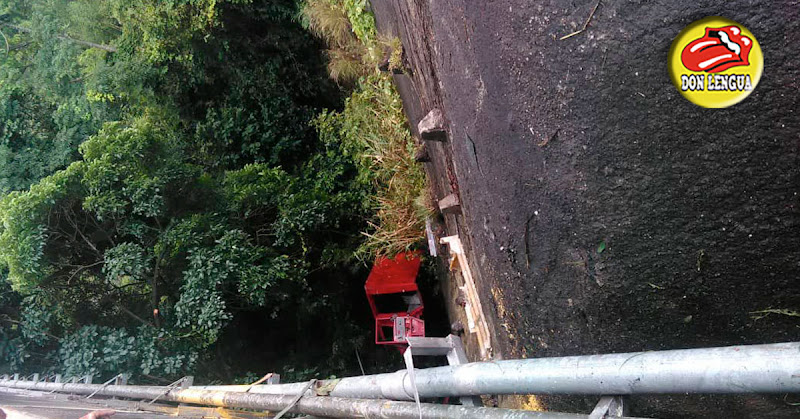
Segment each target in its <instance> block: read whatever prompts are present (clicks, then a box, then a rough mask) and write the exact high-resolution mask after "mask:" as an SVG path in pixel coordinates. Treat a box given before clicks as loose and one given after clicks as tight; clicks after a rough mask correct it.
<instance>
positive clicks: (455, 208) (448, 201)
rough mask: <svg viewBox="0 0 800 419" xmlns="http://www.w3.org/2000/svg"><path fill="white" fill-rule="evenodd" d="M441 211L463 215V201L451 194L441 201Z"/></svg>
mask: <svg viewBox="0 0 800 419" xmlns="http://www.w3.org/2000/svg"><path fill="white" fill-rule="evenodd" d="M439 211H441V212H443V213H450V214H459V213H461V200H459V199H458V195H456V194H454V193H451V194H450V195H447V196H446V197H444V198H442V199H440V200H439Z"/></svg>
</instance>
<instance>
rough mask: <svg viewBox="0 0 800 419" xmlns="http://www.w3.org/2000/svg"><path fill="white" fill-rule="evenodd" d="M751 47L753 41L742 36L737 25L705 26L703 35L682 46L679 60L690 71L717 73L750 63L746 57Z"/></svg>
mask: <svg viewBox="0 0 800 419" xmlns="http://www.w3.org/2000/svg"><path fill="white" fill-rule="evenodd" d="M752 47H753V41H752V40H751V39H750V38H748V37H746V36H743V35H742V30H741V29H739V27H738V26H725V27H723V28H706V34H705V36H703V37H702V38H698V39H695V40H694V41H692V42H691V43H690V44H689V45H687V46H686V47H685V48H683V52H681V61H682V62H683V65H684V66H685V67H686V68H688V69H689V70H692V71H705V72H707V73H719V72H720V71H725V70H727V69H729V68H731V67H736V66H740V65H744V66H746V65H750V62H749V61H748V60H747V57H748V56H749V55H750V48H752Z"/></svg>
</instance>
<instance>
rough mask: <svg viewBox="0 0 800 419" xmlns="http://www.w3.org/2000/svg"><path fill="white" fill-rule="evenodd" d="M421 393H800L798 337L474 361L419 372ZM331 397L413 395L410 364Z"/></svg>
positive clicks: (345, 383)
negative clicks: (768, 341) (773, 341)
mask: <svg viewBox="0 0 800 419" xmlns="http://www.w3.org/2000/svg"><path fill="white" fill-rule="evenodd" d="M415 381H416V385H417V390H418V391H419V395H420V396H421V397H447V396H450V397H454V396H467V395H481V394H596V395H623V394H656V393H662V394H669V393H672V394H677V393H792V392H800V342H793V343H778V344H770V345H752V346H731V347H724V348H708V349H685V350H674V351H658V352H634V353H624V354H612V355H590V356H571V357H563V358H539V359H521V360H508V361H495V362H477V363H471V364H465V365H458V366H450V367H437V368H428V369H423V370H417V371H416V377H415ZM330 394H331V396H333V397H354V398H367V399H370V398H389V399H393V400H413V394H414V393H413V389H412V388H411V385H410V380H409V378H408V374H407V373H406V371H405V370H401V371H398V372H396V373H391V374H379V375H372V376H364V377H351V378H345V379H342V380H341V381H340V382H339V383H338V384H337V385H336V388H334V389H333V391H332V392H331V393H330Z"/></svg>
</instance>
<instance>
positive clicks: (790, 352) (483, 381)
mask: <svg viewBox="0 0 800 419" xmlns="http://www.w3.org/2000/svg"><path fill="white" fill-rule="evenodd" d="M3 378H4V379H3V380H0V387H12V388H25V389H36V390H45V391H54V392H64V393H73V394H92V393H97V394H100V395H105V396H114V397H126V398H135V399H148V400H149V399H153V398H160V400H164V401H172V402H180V403H195V404H203V405H210V406H220V407H243V408H251V409H262V410H269V411H280V410H282V409H284V408H286V407H287V406H289V405H290V404H291V403H293V402H296V405H295V406H294V407H293V408H291V409H290V410H289V412H291V413H303V414H310V415H318V416H332V417H364V416H366V417H372V415H376V416H378V417H387V418H406V417H408V418H411V417H419V415H420V414H422V417H423V418H427V417H431V418H433V417H436V418H444V417H464V418H471V417H476V418H477V417H486V418H528V417H536V418H592V419H594V418H603V417H611V416H610V415H611V413H612V412H618V413H619V414H620V415H621V414H622V412H624V409H623V405H622V399H621V398H620V397H609V396H622V395H629V394H669V393H672V394H676V393H729V394H735V393H798V392H800V342H790V343H777V344H767V345H748V346H730V347H722V348H705V349H685V350H673V351H656V352H634V353H624V354H608V355H589V356H572V357H558V358H539V359H520V360H506V361H494V362H475V363H467V364H463V365H454V366H448V367H436V368H427V369H419V370H414V380H411V377H410V374H409V373H408V371H407V370H400V371H397V372H395V373H389V374H377V375H367V376H361V377H349V378H342V379H340V380H330V381H319V382H317V383H315V385H314V386H313V388H311V389H309V386H308V383H294V384H270V385H256V386H252V385H250V386H207V387H189V388H184V389H176V388H170V387H159V386H120V385H108V384H104V385H93V384H78V383H44V382H36V381H19V380H18V378H19V376H18V375H15V378H16V379H9V377H8V376H4V377H3ZM414 384H415V385H414ZM415 387H416V388H415ZM415 390H416V392H417V394H418V395H419V397H421V398H423V399H424V398H435V397H463V396H478V395H486V394H491V395H496V394H584V395H588V394H593V395H604V396H606V397H604V398H603V399H601V402H600V403H599V404H598V407H597V409H595V412H593V413H592V414H591V415H589V416H586V415H573V414H562V413H551V412H525V411H516V410H508V409H498V408H483V407H470V406H453V405H437V404H424V403H423V404H421V405H419V407H418V405H417V404H414V403H409V402H408V401H411V400H414V399H415V397H414V393H415ZM299 394H302V395H303V396H304V397H302V398H300V399H299V400H294V399H295V397H296V396H297V395H299ZM323 394H324V395H325V396H324V397H317V396H322V395H323ZM293 396H294V397H293ZM376 399H382V400H376ZM385 400H397V401H391V402H388V401H385ZM615 417H619V416H615Z"/></svg>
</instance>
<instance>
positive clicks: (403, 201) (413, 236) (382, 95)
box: [304, 0, 431, 257]
mask: <svg viewBox="0 0 800 419" xmlns="http://www.w3.org/2000/svg"><path fill="white" fill-rule="evenodd" d="M359 4H362V5H363V2H361V3H360V2H358V1H354V0H344V1H343V2H338V1H336V0H309V1H308V3H307V4H306V6H305V8H304V13H305V17H306V19H307V21H308V23H309V27H310V28H311V29H312V30H313V31H314V32H315V33H318V34H319V36H320V37H321V38H323V39H325V40H326V42H328V45H329V46H330V47H331V49H330V50H329V52H328V55H329V58H330V62H329V65H328V69H329V71H330V73H331V77H332V78H334V79H335V80H337V81H340V82H341V81H345V80H355V79H358V82H357V83H355V86H354V88H353V92H352V94H351V96H350V97H349V98H348V99H347V103H346V105H345V108H344V110H343V111H341V112H324V113H323V114H322V115H320V116H319V117H318V118H317V121H316V125H317V128H318V130H319V131H320V134H321V135H325V136H333V137H336V138H338V140H339V141H341V143H342V144H343V146H344V149H345V151H346V152H347V153H348V154H349V155H351V156H352V157H353V159H354V160H355V161H356V164H357V166H358V169H359V176H360V178H361V180H362V181H363V182H365V183H366V184H368V185H370V186H371V187H372V188H373V190H374V191H375V193H374V195H372V196H371V197H369V198H367V199H368V201H369V202H367V205H368V206H369V207H370V208H371V209H373V210H374V213H375V217H374V219H373V220H370V221H369V226H370V228H369V229H368V231H365V232H364V233H363V234H364V236H365V237H366V240H365V242H364V245H363V246H362V247H361V250H360V255H361V256H364V257H367V256H369V255H376V254H379V255H393V254H395V253H397V252H399V251H402V250H408V249H410V248H413V247H414V246H415V245H417V244H418V243H419V242H420V241H421V239H422V238H423V237H424V228H425V218H426V217H427V216H428V215H429V214H430V212H431V209H430V208H431V205H430V204H429V202H430V199H429V198H428V195H427V190H428V188H427V185H426V178H425V172H424V171H423V170H422V167H421V166H420V165H419V164H417V163H416V162H415V161H414V157H413V156H414V140H413V138H412V137H411V133H410V132H409V130H408V126H407V124H406V118H405V114H404V113H403V106H402V101H401V100H400V95H399V94H398V93H397V91H396V90H395V88H394V86H393V84H392V78H391V76H390V75H388V74H386V73H381V72H380V71H378V70H377V67H378V64H379V63H380V62H381V61H382V60H384V59H385V57H387V56H388V59H389V66H390V68H392V69H394V68H399V67H400V66H401V65H402V64H401V63H400V61H401V58H402V44H400V41H399V39H397V38H391V37H384V36H379V35H378V34H377V31H376V30H375V28H374V18H372V16H371V15H368V14H367V12H366V10H363V9H362V10H355V9H354V7H359V6H358V5H359ZM360 7H363V6H360ZM337 8H338V9H337ZM331 9H337V10H336V12H334V11H332V10H331ZM343 15H344V16H346V17H352V16H357V17H358V19H357V25H355V27H354V25H353V20H352V19H351V18H348V20H349V22H348V25H349V27H350V28H351V32H350V33H349V34H348V35H347V36H345V35H343V34H342V33H341V32H340V30H341V29H342V28H343V27H344V25H343V23H342V22H341V19H342V16H343ZM365 16H368V17H369V20H367V19H365ZM334 20H336V22H335V23H334ZM370 25H371V26H370ZM356 29H358V30H356Z"/></svg>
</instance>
